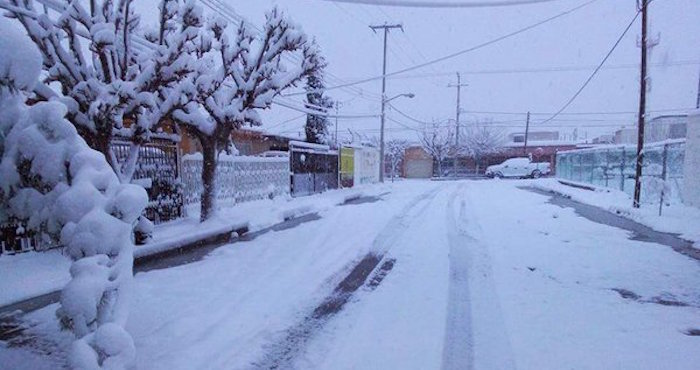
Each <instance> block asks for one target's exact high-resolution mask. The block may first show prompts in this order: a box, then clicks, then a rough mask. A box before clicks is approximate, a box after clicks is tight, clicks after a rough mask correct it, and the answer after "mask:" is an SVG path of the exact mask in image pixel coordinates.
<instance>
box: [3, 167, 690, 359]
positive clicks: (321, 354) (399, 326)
mask: <svg viewBox="0 0 700 370" xmlns="http://www.w3.org/2000/svg"><path fill="white" fill-rule="evenodd" d="M531 183H532V182H531V181H498V180H489V181H460V182H429V181H404V182H400V183H396V184H393V185H390V184H387V185H386V188H385V189H387V190H390V191H391V193H390V194H388V195H385V196H383V197H382V200H381V201H378V202H375V203H363V204H357V205H351V206H342V207H328V208H325V209H323V210H322V211H321V219H319V220H316V221H313V222H309V223H304V224H301V225H299V226H297V227H295V228H292V229H288V230H283V231H278V232H272V233H268V234H265V235H262V236H260V237H259V238H257V239H254V240H252V241H248V242H239V243H236V244H232V245H230V246H225V247H222V248H219V249H217V250H216V251H214V252H213V253H211V254H210V255H209V256H208V257H207V258H205V259H204V260H202V261H199V262H195V263H192V264H189V265H182V266H178V267H174V268H168V269H164V270H153V271H149V272H147V273H139V274H137V275H136V277H135V279H134V282H135V288H134V291H135V297H133V300H132V310H131V315H130V318H129V322H128V324H127V329H128V331H129V332H130V333H131V334H132V336H133V337H134V340H135V343H136V348H137V352H138V354H137V356H138V358H137V363H138V365H139V368H141V369H191V368H209V369H247V368H257V367H267V365H268V364H269V363H270V362H269V361H267V360H268V359H269V358H270V356H271V354H272V356H274V354H275V351H277V350H279V348H280V347H283V348H285V349H288V350H289V351H287V352H288V353H291V354H292V356H291V357H290V358H283V360H285V361H286V362H282V363H279V365H280V367H281V368H285V367H293V368H299V369H302V368H303V369H307V368H310V369H387V368H390V369H438V368H446V369H450V368H458V369H469V368H474V369H494V368H498V369H507V368H521V369H561V368H576V369H599V368H634V369H656V368H673V369H695V368H697V364H698V363H700V352H698V351H697V348H698V344H699V342H698V340H699V339H698V337H697V336H690V335H687V333H686V332H687V331H688V330H690V329H700V324H699V321H698V318H700V284H698V282H700V266H699V265H698V261H696V260H693V259H690V258H688V257H686V256H684V255H681V254H679V253H676V252H674V251H673V249H671V248H670V247H667V246H663V245H658V244H654V243H649V242H641V241H635V240H631V239H629V236H630V234H629V233H628V232H626V231H624V230H621V229H616V228H613V227H610V226H606V225H602V224H599V223H595V222H592V221H590V220H588V219H585V218H582V217H580V216H578V215H577V214H576V213H575V212H574V210H572V209H569V208H561V207H559V206H556V205H554V204H550V203H548V202H547V201H548V197H547V196H544V195H541V194H537V193H533V192H530V191H527V190H524V189H521V188H519V187H520V186H523V185H529V184H531ZM368 252H375V253H378V254H382V253H384V258H383V261H388V260H392V259H393V260H395V262H394V265H393V268H391V269H390V270H389V271H388V272H387V274H386V276H385V277H384V279H383V280H381V282H379V283H378V284H375V285H374V286H373V285H372V284H365V285H364V286H363V287H362V288H360V289H359V290H358V291H357V292H356V293H355V294H354V295H353V296H352V298H351V299H350V301H349V303H347V304H346V305H345V306H344V307H343V308H342V310H340V311H339V312H338V313H337V314H335V315H329V316H328V317H327V319H325V320H321V321H319V322H317V323H316V325H315V326H312V327H309V328H308V330H307V331H302V332H301V334H302V335H301V336H299V337H290V336H289V333H290V328H294V327H297V326H298V325H299V324H300V323H302V322H304V321H305V320H306V319H308V317H309V316H310V314H311V312H313V311H314V309H315V308H316V307H318V306H319V304H320V303H321V302H323V300H324V298H325V297H327V296H328V295H329V294H331V293H332V291H333V289H334V287H335V286H336V285H337V284H338V283H339V281H340V280H342V279H343V277H344V276H346V275H347V273H348V272H349V270H350V269H352V267H353V266H354V264H355V263H356V262H357V261H358V260H360V259H361V258H362V256H364V255H366V253H368ZM374 277H376V274H375V275H374ZM623 296H624V297H627V298H624V297H623ZM55 308H56V306H50V307H47V308H44V309H42V310H40V311H37V312H34V313H31V314H29V315H27V316H26V317H25V318H26V319H27V320H30V322H34V323H35V324H36V326H34V327H33V328H31V329H28V330H27V332H28V333H29V334H30V335H36V336H38V337H40V338H45V339H48V340H49V341H50V342H51V341H53V342H57V343H59V345H58V346H59V348H62V347H64V346H65V343H68V341H67V340H66V337H65V334H60V333H58V331H57V325H56V322H55V318H54V316H53V311H54V310H55ZM53 352H54V353H59V354H60V350H59V351H53ZM26 356H27V352H26V351H23V352H20V351H19V350H15V349H12V348H2V347H0V361H10V360H12V361H18V360H17V359H22V358H24V357H26ZM54 356H55V357H51V356H44V358H43V359H40V358H39V357H37V356H31V357H32V359H31V360H32V361H34V363H33V365H34V366H38V365H36V362H37V361H43V364H44V365H47V366H48V365H50V364H52V362H51V361H60V360H61V356H60V355H54ZM1 363H4V364H12V365H15V364H14V363H10V362H1ZM54 363H55V362H54ZM14 368H20V369H21V368H22V366H21V363H17V364H16V366H14ZM25 368H26V367H25Z"/></svg>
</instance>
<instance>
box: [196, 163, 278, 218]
mask: <svg viewBox="0 0 700 370" xmlns="http://www.w3.org/2000/svg"><path fill="white" fill-rule="evenodd" d="M202 165H203V160H202V156H201V155H199V154H191V155H185V156H183V158H182V183H183V186H184V204H185V212H190V213H191V212H197V211H198V210H199V209H198V207H199V204H200V197H201V194H202ZM289 181H290V180H289V157H287V156H284V157H248V156H228V155H220V156H219V162H218V164H217V168H216V179H215V184H216V206H217V207H218V208H222V207H232V206H233V205H235V204H237V203H242V202H248V201H253V200H260V199H266V198H273V197H276V196H279V195H284V194H289V189H290V184H289Z"/></svg>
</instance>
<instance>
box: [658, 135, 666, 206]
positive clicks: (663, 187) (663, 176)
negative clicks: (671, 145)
mask: <svg viewBox="0 0 700 370" xmlns="http://www.w3.org/2000/svg"><path fill="white" fill-rule="evenodd" d="M667 158H668V144H664V152H663V159H662V161H663V162H662V166H661V182H662V184H661V198H660V199H659V216H661V210H662V209H663V207H664V190H666V163H667Z"/></svg>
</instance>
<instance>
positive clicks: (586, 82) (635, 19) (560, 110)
mask: <svg viewBox="0 0 700 370" xmlns="http://www.w3.org/2000/svg"><path fill="white" fill-rule="evenodd" d="M639 13H640V11H639V10H638V11H637V12H636V13H635V14H634V17H633V18H632V21H630V23H629V24H628V25H627V27H626V28H625V30H624V31H623V32H622V34H621V35H620V37H618V38H617V41H615V44H613V46H612V48H610V50H609V51H608V53H607V54H606V55H605V58H603V60H601V61H600V64H598V67H596V69H595V70H594V71H593V73H591V75H590V76H588V79H586V81H585V82H584V83H583V85H581V87H580V88H579V89H578V91H576V93H575V94H574V95H573V96H572V97H571V99H569V100H568V101H567V102H566V104H564V105H563V106H562V107H561V108H560V109H559V110H558V111H557V112H556V113H554V114H553V115H552V116H551V117H549V118H547V119H546V120H544V121H542V122H539V123H538V124H543V123H547V122H549V121H551V120H553V119H555V118H556V117H557V116H558V115H559V114H560V113H561V112H563V111H564V110H566V108H568V107H569V106H570V105H571V103H573V102H574V100H576V98H578V96H579V95H580V94H581V92H583V89H585V88H586V86H588V84H589V83H590V82H591V80H593V77H595V75H596V74H598V71H600V69H601V68H602V67H603V64H605V62H606V61H607V60H608V58H610V56H611V55H612V53H613V52H614V51H615V49H617V46H618V45H620V42H622V39H623V38H624V37H625V35H627V32H628V31H629V30H630V28H632V25H634V22H635V21H637V18H638V17H639Z"/></svg>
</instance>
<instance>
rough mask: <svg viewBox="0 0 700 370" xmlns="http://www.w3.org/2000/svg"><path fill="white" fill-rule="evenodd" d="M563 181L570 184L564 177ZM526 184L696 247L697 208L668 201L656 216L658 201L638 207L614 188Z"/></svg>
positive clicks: (699, 236) (699, 233) (699, 235)
mask: <svg viewBox="0 0 700 370" xmlns="http://www.w3.org/2000/svg"><path fill="white" fill-rule="evenodd" d="M566 182H569V183H572V182H571V181H568V180H566ZM528 185H532V186H534V187H536V188H539V189H542V190H547V191H554V192H556V193H559V194H562V195H566V196H568V197H570V198H571V199H573V200H575V201H577V202H581V203H586V204H590V205H593V206H596V207H600V208H603V209H605V210H608V211H610V212H613V213H615V214H618V215H620V216H623V217H626V218H629V219H631V220H633V221H636V222H639V223H641V224H643V225H646V226H649V227H651V228H652V229H654V230H657V231H661V232H668V233H675V234H680V235H681V236H682V237H683V238H685V239H686V240H689V241H692V242H694V243H695V245H696V248H700V209H698V208H695V207H691V206H686V205H683V204H681V203H672V204H670V205H664V207H663V209H662V213H661V216H659V205H658V204H648V203H643V204H642V205H641V207H640V208H633V207H632V198H631V197H630V196H629V195H627V194H626V193H625V192H622V191H619V190H616V189H611V188H601V187H594V186H592V185H590V184H582V185H584V186H587V187H593V188H594V189H596V190H595V191H591V190H585V189H580V188H575V187H572V186H567V185H564V184H562V183H560V182H559V181H558V180H557V179H555V178H548V179H540V180H538V181H531V182H529V183H528Z"/></svg>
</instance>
